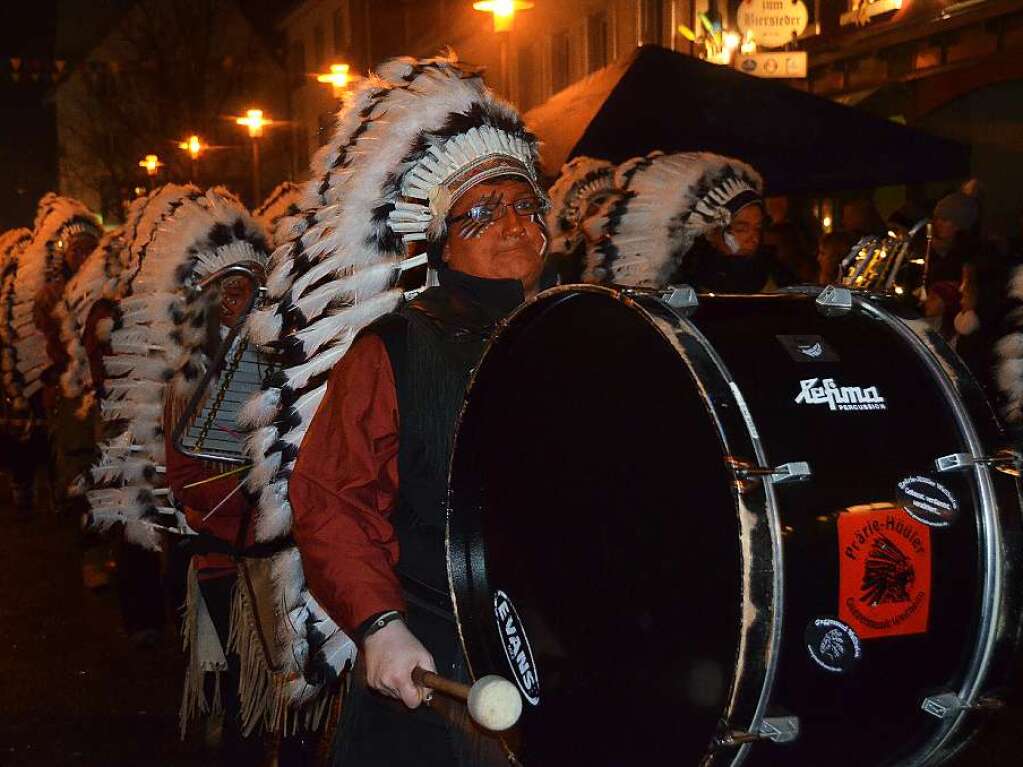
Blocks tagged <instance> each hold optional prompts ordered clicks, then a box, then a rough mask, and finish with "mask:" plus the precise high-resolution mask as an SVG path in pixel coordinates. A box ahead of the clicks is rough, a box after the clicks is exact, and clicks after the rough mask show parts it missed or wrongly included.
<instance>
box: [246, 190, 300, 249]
mask: <svg viewBox="0 0 1023 767" xmlns="http://www.w3.org/2000/svg"><path fill="white" fill-rule="evenodd" d="M301 200H302V187H300V186H299V185H298V184H296V183H295V182H293V181H282V182H281V183H280V184H278V185H277V186H276V187H275V188H274V190H273V191H272V192H270V195H269V196H268V197H267V198H266V199H265V200H263V204H262V205H260V206H259V207H258V208H256V209H255V210H254V211H252V216H253V218H255V219H256V221H258V222H259V223H260V225H261V226H262V227H263V230H264V231H265V232H266V233H267V235H268V236H269V237H270V244H271V246H272V247H274V248H276V247H277V246H278V245H281V244H283V243H284V242H286V241H287V240H288V239H289V235H290V233H291V227H292V226H294V224H295V216H297V215H298V214H299V213H301V212H302V206H301Z"/></svg>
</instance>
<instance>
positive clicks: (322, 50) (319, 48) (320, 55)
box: [313, 24, 327, 67]
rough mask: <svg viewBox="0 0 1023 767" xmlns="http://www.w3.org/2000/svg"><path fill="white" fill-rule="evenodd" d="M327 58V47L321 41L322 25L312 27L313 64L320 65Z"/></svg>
mask: <svg viewBox="0 0 1023 767" xmlns="http://www.w3.org/2000/svg"><path fill="white" fill-rule="evenodd" d="M326 58H327V49H326V45H325V44H324V41H323V25H322V24H317V25H316V26H315V27H313V64H314V65H315V66H317V67H322V66H323V64H324V62H325V61H326Z"/></svg>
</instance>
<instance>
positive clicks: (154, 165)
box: [139, 154, 163, 176]
mask: <svg viewBox="0 0 1023 767" xmlns="http://www.w3.org/2000/svg"><path fill="white" fill-rule="evenodd" d="M162 166H163V163H162V162H160V158H159V157H157V156H156V155H155V154H147V155H146V156H145V157H144V158H142V159H141V160H139V167H140V168H145V169H146V173H148V174H149V175H150V176H155V175H156V173H157V171H158V170H159V169H160V168H161V167H162Z"/></svg>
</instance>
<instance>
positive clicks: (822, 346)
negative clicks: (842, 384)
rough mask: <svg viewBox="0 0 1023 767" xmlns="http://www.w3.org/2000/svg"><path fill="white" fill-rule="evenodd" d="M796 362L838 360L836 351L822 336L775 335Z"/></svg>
mask: <svg viewBox="0 0 1023 767" xmlns="http://www.w3.org/2000/svg"><path fill="white" fill-rule="evenodd" d="M775 338H777V339H778V342H779V343H780V344H781V345H782V346H784V347H785V351H787V352H788V353H789V356H790V357H791V358H792V359H794V360H795V361H796V362H838V361H839V359H838V355H837V354H836V353H835V351H834V349H832V348H831V347H830V346H828V344H827V343H826V342H825V341H824V339H823V338H822V337H821V336H775Z"/></svg>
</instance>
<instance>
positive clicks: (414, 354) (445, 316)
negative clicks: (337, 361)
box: [368, 270, 523, 609]
mask: <svg viewBox="0 0 1023 767" xmlns="http://www.w3.org/2000/svg"><path fill="white" fill-rule="evenodd" d="M439 276H440V282H441V284H440V286H439V287H434V288H429V289H428V290H426V291H424V292H423V293H421V294H420V295H419V296H418V297H417V298H416V299H414V300H413V301H411V302H409V303H408V304H406V305H405V306H403V307H402V308H401V309H399V310H398V311H397V312H395V313H393V314H388V315H385V316H384V317H381V318H380V319H379V320H377V321H376V322H375V323H373V324H372V325H371V326H370V327H369V328H368V331H369V332H373V333H376V334H377V335H378V336H380V338H381V339H382V340H383V342H384V345H385V347H386V348H387V354H388V357H389V359H390V362H391V368H392V370H393V372H394V379H395V386H396V389H397V396H398V416H399V435H398V440H399V441H398V483H399V493H398V505H397V508H396V509H395V510H394V512H393V513H392V515H391V522H392V524H393V525H394V529H395V532H396V534H397V536H398V543H399V547H400V557H399V561H398V565H397V567H396V568H395V569H396V570H397V572H398V575H399V577H400V578H401V579H402V583H403V585H404V586H405V588H406V589H407V590H408V591H409V592H411V593H412V594H415V595H419V596H421V597H425V598H428V599H430V601H431V602H433V603H434V604H436V605H439V606H447V605H449V604H450V599H449V597H448V578H447V566H446V563H445V551H444V530H445V524H446V519H447V516H446V515H447V492H448V466H449V463H450V461H451V451H452V447H453V443H454V432H455V424H456V421H457V420H458V415H459V413H460V412H461V409H462V403H463V401H464V397H465V390H466V387H467V385H468V382H469V377H470V375H471V374H472V370H473V368H474V367H475V366H476V364H477V363H478V362H479V359H480V356H481V354H482V353H483V348H484V346H485V345H486V342H487V339H488V338H489V337H490V335H491V333H492V331H493V329H494V327H495V325H496V323H497V322H498V321H499V320H500V319H501V318H503V317H504V316H506V315H507V314H508V313H509V312H510V311H511V310H512V309H514V308H515V307H516V306H518V305H519V304H520V303H521V302H522V300H523V293H522V287H521V284H520V283H519V282H518V281H517V280H486V279H481V278H476V277H469V276H468V275H464V274H461V273H459V272H452V271H449V270H442V271H441V272H440V275H439ZM448 609H450V608H448Z"/></svg>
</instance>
